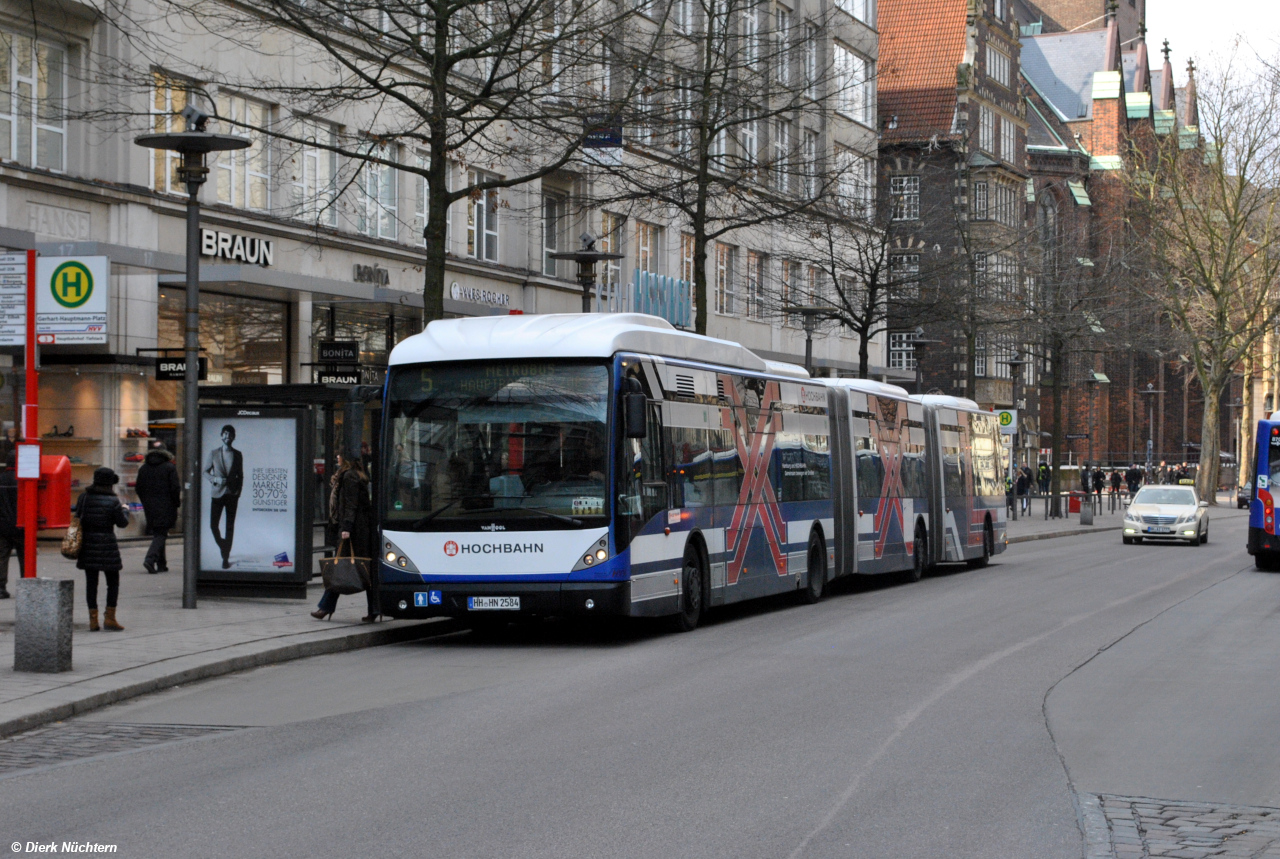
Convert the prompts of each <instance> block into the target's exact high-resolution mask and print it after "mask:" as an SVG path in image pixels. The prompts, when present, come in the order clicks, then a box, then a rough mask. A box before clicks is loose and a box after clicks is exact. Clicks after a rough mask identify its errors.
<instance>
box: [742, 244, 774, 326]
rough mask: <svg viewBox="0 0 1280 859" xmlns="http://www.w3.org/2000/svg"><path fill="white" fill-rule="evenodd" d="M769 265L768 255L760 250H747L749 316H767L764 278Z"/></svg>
mask: <svg viewBox="0 0 1280 859" xmlns="http://www.w3.org/2000/svg"><path fill="white" fill-rule="evenodd" d="M768 265H769V257H768V256H766V255H765V254H762V253H760V252H759V251H747V316H749V317H751V318H752V319H764V318H765V311H766V309H767V308H766V307H765V292H764V279H765V272H767V271H768Z"/></svg>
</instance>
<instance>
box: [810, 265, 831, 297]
mask: <svg viewBox="0 0 1280 859" xmlns="http://www.w3.org/2000/svg"><path fill="white" fill-rule="evenodd" d="M822 283H823V277H822V269H820V268H818V267H817V266H816V265H811V266H809V277H808V293H809V294H808V295H807V296H806V300H807V302H808V303H809V304H810V305H815V304H825V303H826V301H825V299H826V296H825V294H824V291H823V289H822Z"/></svg>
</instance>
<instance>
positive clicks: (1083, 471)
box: [1080, 462, 1093, 495]
mask: <svg viewBox="0 0 1280 859" xmlns="http://www.w3.org/2000/svg"><path fill="white" fill-rule="evenodd" d="M1092 475H1093V472H1092V471H1090V469H1089V463H1087V462H1082V463H1080V488H1081V489H1083V490H1084V494H1085V495H1088V494H1089V493H1090V492H1092V491H1093V481H1092V480H1091V479H1090V478H1091V477H1092Z"/></svg>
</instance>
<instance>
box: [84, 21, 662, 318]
mask: <svg viewBox="0 0 1280 859" xmlns="http://www.w3.org/2000/svg"><path fill="white" fill-rule="evenodd" d="M99 4H100V7H101V9H100V11H101V12H102V14H103V16H104V17H105V18H106V19H107V20H110V21H112V22H114V23H115V24H116V26H117V28H118V31H119V34H120V35H121V36H122V37H123V39H124V40H126V41H127V42H129V43H131V44H132V45H133V56H136V57H138V58H139V60H138V62H136V63H132V62H130V61H128V59H127V58H126V59H124V60H120V61H118V62H116V63H115V64H114V65H110V66H108V65H104V66H103V68H104V71H103V72H102V74H103V75H104V76H105V77H107V78H110V82H111V83H112V84H113V85H114V86H116V87H119V88H120V89H121V90H122V92H123V96H124V97H123V98H122V99H121V100H120V101H119V102H118V103H110V104H107V103H99V104H98V105H95V107H94V108H93V109H92V110H90V111H86V112H85V113H84V118H86V119H96V120H99V121H102V120H109V121H113V122H119V121H120V120H121V118H122V117H130V116H132V117H134V118H135V120H136V119H137V118H146V120H147V121H149V122H151V123H152V124H153V125H156V124H161V125H164V124H167V123H168V122H169V120H167V119H165V113H166V112H167V111H170V110H175V111H176V109H180V106H181V104H183V103H185V102H186V101H187V100H188V99H195V98H202V99H203V100H204V101H205V103H206V104H208V105H211V106H212V107H213V109H214V110H215V112H216V113H217V114H218V120H219V121H220V122H221V123H223V124H224V125H225V126H226V127H228V128H230V129H232V130H237V129H238V130H241V131H243V132H245V133H247V134H249V135H250V136H252V137H254V138H255V139H256V140H258V141H262V142H263V145H264V146H265V145H272V146H274V147H275V148H276V150H277V151H278V152H279V153H280V154H281V155H282V156H283V157H282V158H281V159H280V160H281V161H284V162H285V163H287V164H288V165H289V170H290V172H291V174H292V175H290V176H287V177H284V178H283V184H287V185H291V186H292V187H293V188H294V189H295V190H296V191H297V194H296V195H295V196H296V199H295V200H293V202H292V210H291V211H289V212H288V214H290V215H291V216H295V217H296V216H309V217H314V218H316V219H317V222H318V223H320V224H321V225H325V224H329V225H331V224H333V223H334V222H335V219H334V217H333V210H334V208H335V207H337V206H338V201H339V200H341V199H342V198H343V192H344V191H347V192H352V193H355V194H357V195H359V196H360V197H361V198H362V202H361V206H362V209H361V213H360V216H361V217H362V218H366V219H368V218H374V219H383V220H385V219H388V218H394V217H395V215H393V214H390V213H389V212H388V211H387V209H386V207H385V206H383V205H382V202H383V201H382V200H381V199H380V189H381V188H382V187H385V185H386V183H387V182H389V181H394V179H393V178H390V177H393V176H394V172H393V171H400V172H403V173H406V174H409V175H412V176H416V177H419V179H420V181H421V183H422V188H423V197H424V200H423V207H422V208H423V214H424V216H425V217H424V218H423V220H424V221H425V223H424V224H422V225H421V226H422V230H423V239H424V255H425V265H424V284H423V285H424V300H425V305H426V318H427V319H428V320H431V319H438V318H440V317H441V315H442V314H443V288H444V281H445V254H446V229H447V227H446V223H447V217H448V211H449V207H450V206H451V205H452V204H453V203H456V202H459V201H464V200H466V201H471V203H474V204H477V205H475V206H474V207H473V211H471V212H469V218H472V219H475V218H479V219H481V220H483V219H484V218H486V217H488V218H492V217H494V216H495V214H496V211H495V210H496V207H498V206H499V205H501V203H500V200H499V198H498V192H499V190H500V189H504V188H511V187H513V186H517V185H522V184H525V183H528V182H531V181H534V180H537V179H540V178H542V177H545V176H548V175H550V174H551V173H553V172H555V171H557V170H560V169H561V168H563V167H565V166H566V165H568V164H569V163H570V162H571V160H572V159H573V157H574V155H575V153H576V152H577V150H578V147H579V145H580V144H581V142H582V140H583V139H584V137H585V136H586V134H587V133H588V132H589V129H590V125H591V121H590V117H591V116H593V115H596V114H601V113H603V114H606V115H607V114H609V113H611V112H615V108H614V106H613V105H612V104H611V102H610V98H611V94H610V91H609V90H608V89H607V87H606V83H605V77H606V70H605V66H604V63H603V59H602V49H603V45H604V43H605V41H606V38H607V36H608V34H610V33H614V32H616V31H618V30H619V28H621V27H623V26H624V25H625V23H626V22H627V21H628V20H630V18H631V17H632V16H633V15H634V12H633V10H632V9H630V8H629V7H619V6H618V5H616V4H614V3H612V2H609V0H579V2H574V3H564V2H557V0H486V1H485V2H483V3H475V2H470V1H469V0H247V2H241V3H230V2H226V3H223V2H214V3H204V2H197V0H156V4H155V5H154V6H153V7H147V8H153V9H154V10H155V13H154V14H153V15H150V16H147V15H146V14H144V13H139V12H138V11H137V10H136V8H135V7H134V6H133V5H132V4H129V3H127V2H125V0H99ZM265 46H269V48H268V47H265ZM228 47H237V48H242V49H244V51H236V52H232V53H231V54H230V56H238V57H244V56H253V57H255V58H256V61H255V62H253V63H251V64H250V65H248V66H239V65H236V66H232V65H228V64H227V63H225V62H222V61H221V59H222V57H224V56H227V55H228V54H227V52H226V48H228ZM639 47H640V49H641V53H642V54H643V46H639ZM156 68H163V69H165V72H164V73H163V74H160V73H157V72H155V71H154V70H155V69H156ZM162 89H163V90H164V91H165V92H166V93H168V94H167V95H166V96H165V97H164V98H160V97H158V96H156V93H157V92H160V91H161V90H162ZM139 91H141V92H145V93H146V94H147V98H148V102H147V104H146V105H145V106H143V107H142V108H141V109H139V107H138V105H139V99H138V98H137V96H136V95H135V94H136V93H138V92H139ZM225 93H235V94H236V95H237V96H245V97H250V98H255V97H256V98H259V99H262V100H264V102H274V103H279V104H281V105H283V106H284V109H283V110H281V111H279V112H277V115H275V116H270V115H269V114H268V113H267V112H265V111H256V112H255V111H254V110H246V109H243V108H239V107H238V105H239V102H237V101H236V100H235V99H234V98H227V97H225V96H224V95H223V94H225ZM628 96H629V93H628V92H626V91H614V92H613V93H612V97H616V98H617V99H618V100H619V101H625V100H626V99H627V97H628ZM165 98H167V99H168V102H167V103H165ZM157 108H159V110H157ZM157 115H159V118H158V119H157V118H156V116H157ZM134 124H135V125H136V124H137V122H136V121H135V123H134ZM161 130H167V128H162V129H161ZM313 153H321V156H320V158H319V159H318V161H319V165H320V166H319V167H308V165H307V164H306V163H304V160H305V157H306V156H308V155H311V154H313ZM329 158H332V160H331V161H329V162H328V163H325V160H326V159H329ZM338 159H342V161H343V162H344V163H346V164H348V165H351V166H352V167H353V168H354V169H349V170H347V171H346V172H343V170H342V168H341V166H340V165H336V164H335V163H334V162H337V161H338ZM312 161H317V159H316V158H312ZM308 169H310V170H311V171H312V172H311V173H308V172H307V171H308ZM484 226H485V225H484V224H483V223H469V224H468V227H469V229H468V235H467V242H468V247H469V249H470V252H471V254H472V255H474V256H477V257H478V258H481V259H489V258H492V257H491V256H490V255H489V251H490V250H492V249H491V248H489V247H488V246H487V245H486V244H485V243H486V242H487V241H489V240H490V237H488V236H487V235H486V231H485V229H484ZM375 234H381V232H380V229H379V231H375ZM494 244H495V245H496V240H494Z"/></svg>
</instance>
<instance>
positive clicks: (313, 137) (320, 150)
mask: <svg viewBox="0 0 1280 859" xmlns="http://www.w3.org/2000/svg"><path fill="white" fill-rule="evenodd" d="M295 133H296V134H297V135H298V136H299V137H300V138H301V139H302V141H303V142H302V143H301V144H299V145H298V146H296V147H295V148H294V150H293V155H292V157H291V158H290V159H289V173H290V176H289V180H290V181H289V190H288V194H289V210H290V213H291V214H292V216H293V217H295V218H299V219H301V220H304V221H314V222H316V223H318V224H324V225H325V226H329V227H332V226H335V225H337V223H338V210H337V206H336V205H335V201H336V200H337V196H338V153H337V152H335V151H334V149H335V148H336V147H337V145H338V130H337V129H336V128H335V127H334V126H332V125H330V124H329V123H327V122H317V121H315V120H303V121H301V122H300V123H299V124H298V126H297V127H296V129H295Z"/></svg>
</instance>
